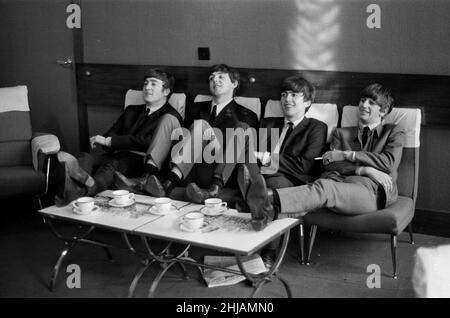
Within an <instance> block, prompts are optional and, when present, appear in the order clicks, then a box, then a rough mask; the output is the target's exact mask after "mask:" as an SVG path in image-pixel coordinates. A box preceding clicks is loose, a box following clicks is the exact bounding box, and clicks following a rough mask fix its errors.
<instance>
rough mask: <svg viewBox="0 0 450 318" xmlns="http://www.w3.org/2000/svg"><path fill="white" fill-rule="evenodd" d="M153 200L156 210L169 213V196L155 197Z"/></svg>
mask: <svg viewBox="0 0 450 318" xmlns="http://www.w3.org/2000/svg"><path fill="white" fill-rule="evenodd" d="M153 202H154V203H155V205H154V206H155V209H156V211H157V212H159V213H162V214H165V213H169V212H170V209H171V208H172V200H171V199H169V198H157V199H155V201H153Z"/></svg>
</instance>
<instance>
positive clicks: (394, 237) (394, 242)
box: [391, 234, 397, 279]
mask: <svg viewBox="0 0 450 318" xmlns="http://www.w3.org/2000/svg"><path fill="white" fill-rule="evenodd" d="M396 252H397V235H393V234H392V235H391V253H392V266H393V268H394V275H393V276H392V278H393V279H397V255H396Z"/></svg>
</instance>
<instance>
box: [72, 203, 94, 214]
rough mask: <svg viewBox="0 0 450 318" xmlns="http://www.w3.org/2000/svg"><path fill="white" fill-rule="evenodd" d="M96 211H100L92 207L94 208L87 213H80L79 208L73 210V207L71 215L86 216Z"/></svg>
mask: <svg viewBox="0 0 450 318" xmlns="http://www.w3.org/2000/svg"><path fill="white" fill-rule="evenodd" d="M98 209H100V207H98V206H96V205H94V208H93V209H92V210H90V211H87V212H81V210H80V209H79V208H75V207H74V208H73V209H72V210H73V213H75V214H80V215H88V214H91V213H92V212H95V211H97V210H98Z"/></svg>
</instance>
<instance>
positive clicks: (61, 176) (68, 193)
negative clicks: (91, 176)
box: [55, 163, 87, 206]
mask: <svg viewBox="0 0 450 318" xmlns="http://www.w3.org/2000/svg"><path fill="white" fill-rule="evenodd" d="M57 169H58V171H56V174H57V177H56V182H57V183H56V185H57V187H58V189H59V191H58V193H57V194H56V196H55V204H56V205H57V206H64V205H67V204H69V203H70V202H72V201H73V200H75V199H78V198H79V197H82V196H85V195H86V194H87V189H86V187H84V186H80V185H78V184H77V183H76V182H75V181H74V180H73V179H72V178H71V176H70V173H69V168H68V167H67V165H66V164H65V163H62V164H60V165H59V166H58V168H57Z"/></svg>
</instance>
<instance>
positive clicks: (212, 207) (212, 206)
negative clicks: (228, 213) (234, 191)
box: [205, 198, 227, 212]
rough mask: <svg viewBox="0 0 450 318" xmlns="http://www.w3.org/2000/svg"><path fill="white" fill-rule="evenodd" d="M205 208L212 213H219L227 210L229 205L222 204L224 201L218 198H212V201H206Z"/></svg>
mask: <svg viewBox="0 0 450 318" xmlns="http://www.w3.org/2000/svg"><path fill="white" fill-rule="evenodd" d="M205 206H206V208H207V209H208V210H209V211H211V212H218V211H220V210H222V209H224V208H226V207H227V203H226V202H222V200H221V199H218V198H211V199H206V200H205Z"/></svg>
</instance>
